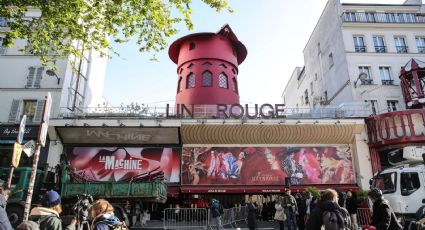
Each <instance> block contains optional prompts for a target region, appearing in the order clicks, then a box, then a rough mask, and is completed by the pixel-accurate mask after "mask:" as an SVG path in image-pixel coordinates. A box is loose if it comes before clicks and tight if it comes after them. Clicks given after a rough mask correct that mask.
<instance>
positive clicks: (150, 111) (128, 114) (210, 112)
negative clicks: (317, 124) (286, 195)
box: [56, 103, 370, 119]
mask: <svg viewBox="0 0 425 230" xmlns="http://www.w3.org/2000/svg"><path fill="white" fill-rule="evenodd" d="M187 107H188V108H189V107H190V108H191V106H187ZM229 107H230V105H228V108H229ZM190 108H189V109H190ZM243 108H244V109H245V110H246V107H245V106H243ZM257 109H258V110H260V105H258V107H257ZM176 111H178V110H177V108H174V107H169V108H168V111H167V108H166V107H149V106H139V107H137V108H135V107H133V108H132V107H86V108H82V110H81V111H74V112H73V111H70V110H69V109H67V108H61V112H60V113H59V115H58V117H56V118H57V119H77V118H86V119H113V118H128V119H135V118H137V119H156V118H161V119H176V118H177V119H191V118H192V117H191V116H190V115H189V114H187V113H182V112H181V111H182V109H180V114H176ZM232 111H233V112H234V113H240V111H235V110H232ZM255 111H256V109H255V106H254V105H249V106H248V112H249V115H250V117H248V116H247V115H245V114H246V112H247V111H245V114H244V115H243V116H242V117H241V119H262V117H261V116H260V115H258V116H254V114H255ZM219 113H220V114H221V113H222V112H219ZM226 113H229V109H228V110H226ZM262 113H263V114H269V113H274V114H276V111H273V109H271V108H269V107H264V108H263V109H262ZM220 114H217V105H195V106H194V110H193V118H195V119H196V118H206V119H223V116H221V115H220ZM278 114H279V116H284V117H285V118H287V119H302V118H305V119H309V118H311V119H332V118H355V117H357V118H358V117H362V118H363V117H368V116H369V115H370V108H369V105H368V104H366V103H346V104H344V105H340V106H335V107H333V106H327V107H320V108H284V110H283V111H280V110H279V112H278Z"/></svg>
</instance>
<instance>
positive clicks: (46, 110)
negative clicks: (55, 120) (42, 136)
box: [41, 92, 52, 146]
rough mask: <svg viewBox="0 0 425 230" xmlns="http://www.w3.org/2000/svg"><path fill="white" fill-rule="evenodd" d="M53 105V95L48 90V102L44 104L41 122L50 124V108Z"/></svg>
mask: <svg viewBox="0 0 425 230" xmlns="http://www.w3.org/2000/svg"><path fill="white" fill-rule="evenodd" d="M51 107H52V95H51V94H50V92H48V93H47V96H46V102H45V104H44V114H43V119H42V120H41V122H44V123H46V124H47V125H49V119H50V109H51ZM43 146H44V145H43Z"/></svg>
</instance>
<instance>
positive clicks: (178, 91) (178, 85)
mask: <svg viewBox="0 0 425 230" xmlns="http://www.w3.org/2000/svg"><path fill="white" fill-rule="evenodd" d="M182 79H183V78H182V77H180V78H179V83H178V84H177V93H180V92H181V91H183V87H182Z"/></svg>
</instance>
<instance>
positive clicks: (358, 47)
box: [354, 46, 366, 53]
mask: <svg viewBox="0 0 425 230" xmlns="http://www.w3.org/2000/svg"><path fill="white" fill-rule="evenodd" d="M354 50H355V51H356V52H358V53H364V52H366V46H355V47H354Z"/></svg>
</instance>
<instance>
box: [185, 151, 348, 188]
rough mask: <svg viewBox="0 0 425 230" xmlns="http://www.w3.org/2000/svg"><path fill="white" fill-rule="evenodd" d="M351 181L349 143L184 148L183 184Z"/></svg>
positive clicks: (333, 182)
mask: <svg viewBox="0 0 425 230" xmlns="http://www.w3.org/2000/svg"><path fill="white" fill-rule="evenodd" d="M285 178H289V180H290V182H291V184H292V185H302V184H354V183H355V174H354V171H353V164H352V152H351V147H350V146H349V145H334V146H317V147H310V146H309V147H302V146H296V147H295V146H282V147H184V148H183V150H182V184H186V185H189V184H191V185H220V184H223V185H228V184H235V185H236V184H237V185H283V184H285Z"/></svg>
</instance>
